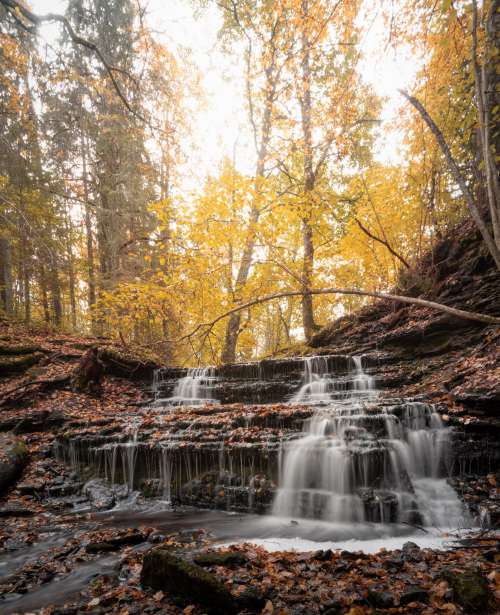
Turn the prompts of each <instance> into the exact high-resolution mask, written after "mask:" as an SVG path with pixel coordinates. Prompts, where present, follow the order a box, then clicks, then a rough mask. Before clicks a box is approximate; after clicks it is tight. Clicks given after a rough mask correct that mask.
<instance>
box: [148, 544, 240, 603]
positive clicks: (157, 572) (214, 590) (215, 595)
mask: <svg viewBox="0 0 500 615" xmlns="http://www.w3.org/2000/svg"><path fill="white" fill-rule="evenodd" d="M141 583H142V584H143V585H146V586H148V587H152V588H153V589H158V590H162V591H165V592H168V593H170V594H174V595H176V596H179V597H181V598H184V599H186V600H188V601H190V602H197V603H199V604H201V605H203V606H204V607H205V608H206V609H207V611H208V612H209V613H212V614H217V613H220V614H228V613H237V612H238V610H239V609H238V607H237V605H236V601H235V600H234V598H233V596H232V595H231V593H230V592H229V591H228V590H227V589H226V588H225V587H224V585H223V584H222V583H221V582H220V581H218V580H217V578H216V577H215V576H214V575H212V574H210V573H209V572H207V571H206V570H204V569H203V568H201V566H197V565H196V564H194V563H192V562H189V561H187V560H185V559H182V558H180V557H178V556H177V555H174V554H173V553H172V552H170V551H169V550H167V549H164V548H161V547H156V548H153V549H151V551H149V552H148V553H146V555H145V556H144V561H143V567H142V572H141Z"/></svg>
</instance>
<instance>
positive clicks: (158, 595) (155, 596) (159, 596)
mask: <svg viewBox="0 0 500 615" xmlns="http://www.w3.org/2000/svg"><path fill="white" fill-rule="evenodd" d="M164 596H165V594H164V593H163V592H162V591H161V590H160V591H159V592H156V594H153V600H154V601H155V602H160V601H161V600H163V598H164Z"/></svg>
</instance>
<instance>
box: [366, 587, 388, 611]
mask: <svg viewBox="0 0 500 615" xmlns="http://www.w3.org/2000/svg"><path fill="white" fill-rule="evenodd" d="M368 602H369V603H370V604H371V605H372V606H374V607H376V608H380V609H390V608H392V607H393V606H394V597H393V595H392V594H391V593H389V592H382V591H377V590H375V589H372V588H370V589H369V590H368Z"/></svg>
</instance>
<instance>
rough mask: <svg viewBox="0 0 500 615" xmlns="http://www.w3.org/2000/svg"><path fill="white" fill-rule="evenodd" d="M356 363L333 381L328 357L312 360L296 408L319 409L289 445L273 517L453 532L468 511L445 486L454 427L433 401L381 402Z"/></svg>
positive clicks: (286, 445) (361, 368) (296, 399)
mask: <svg viewBox="0 0 500 615" xmlns="http://www.w3.org/2000/svg"><path fill="white" fill-rule="evenodd" d="M377 398H378V394H377V391H376V390H375V388H374V380H373V379H372V378H371V377H370V376H369V375H368V374H366V373H365V372H364V370H363V367H362V362H361V359H360V358H359V357H358V358H354V359H353V366H352V369H351V371H350V373H349V374H348V375H347V376H344V377H338V378H333V377H332V376H331V375H330V374H328V372H327V363H326V360H325V359H323V358H322V357H312V358H311V359H308V360H306V364H305V370H304V383H303V385H302V387H301V389H300V391H299V392H298V393H297V394H296V395H295V396H294V397H293V398H292V399H291V402H293V403H306V404H312V405H318V404H319V405H320V407H319V408H318V410H317V411H316V413H315V414H314V415H313V417H312V418H311V419H309V420H308V421H307V422H306V433H305V435H304V436H303V437H301V438H298V439H296V440H292V441H289V442H287V443H285V444H284V458H283V463H282V471H281V473H280V477H279V489H278V492H277V495H276V498H275V501H274V505H273V514H274V515H276V516H278V517H283V518H285V519H286V518H288V519H290V518H302V519H319V520H323V521H328V522H333V523H357V524H364V523H367V522H375V523H407V524H410V525H417V526H421V525H424V526H429V527H440V528H443V527H454V528H457V527H459V526H462V525H463V524H464V523H465V519H464V511H463V506H462V504H461V503H460V501H459V499H458V497H457V495H456V493H455V491H454V490H453V489H452V488H451V487H450V486H449V485H448V484H447V482H446V480H445V478H444V477H445V476H446V461H447V452H448V444H449V434H450V432H449V430H448V429H447V428H445V427H444V426H443V423H442V421H441V418H440V416H439V415H438V413H437V412H436V411H435V410H434V408H433V407H432V406H431V405H429V404H423V403H420V402H405V403H399V404H397V403H395V402H394V403H393V404H392V405H389V404H388V403H387V402H384V403H383V402H382V401H381V400H378V399H377Z"/></svg>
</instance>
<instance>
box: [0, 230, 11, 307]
mask: <svg viewBox="0 0 500 615" xmlns="http://www.w3.org/2000/svg"><path fill="white" fill-rule="evenodd" d="M0 302H1V303H0V306H1V307H2V309H3V311H4V312H5V315H6V316H12V313H13V307H14V306H13V300H12V256H11V249H10V241H9V240H8V239H7V238H6V237H0Z"/></svg>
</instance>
